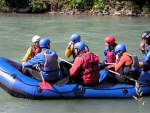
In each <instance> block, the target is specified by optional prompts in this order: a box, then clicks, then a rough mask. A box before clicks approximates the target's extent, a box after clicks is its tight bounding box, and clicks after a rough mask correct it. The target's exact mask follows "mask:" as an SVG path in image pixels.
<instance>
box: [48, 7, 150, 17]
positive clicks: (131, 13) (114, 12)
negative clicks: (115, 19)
mask: <svg viewBox="0 0 150 113" xmlns="http://www.w3.org/2000/svg"><path fill="white" fill-rule="evenodd" d="M47 14H50V15H55V14H63V15H100V16H106V15H109V16H135V17H136V16H137V17H150V14H146V13H143V12H140V11H133V10H127V9H121V10H114V9H112V10H109V11H103V10H88V11H79V10H69V9H65V10H62V11H50V12H47Z"/></svg>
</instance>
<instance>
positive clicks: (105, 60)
mask: <svg viewBox="0 0 150 113" xmlns="http://www.w3.org/2000/svg"><path fill="white" fill-rule="evenodd" d="M107 49H108V48H107V47H105V49H104V62H107V59H106V52H107Z"/></svg>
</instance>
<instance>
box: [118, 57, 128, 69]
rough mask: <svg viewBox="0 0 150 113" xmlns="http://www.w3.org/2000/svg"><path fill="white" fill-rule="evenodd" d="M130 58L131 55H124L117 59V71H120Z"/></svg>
mask: <svg viewBox="0 0 150 113" xmlns="http://www.w3.org/2000/svg"><path fill="white" fill-rule="evenodd" d="M128 59H129V56H127V55H124V56H122V57H121V58H120V61H119V62H118V61H116V63H115V71H119V70H120V69H121V68H122V66H123V65H124V64H125V63H126V61H127V60H128Z"/></svg>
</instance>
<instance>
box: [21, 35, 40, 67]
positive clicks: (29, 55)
mask: <svg viewBox="0 0 150 113" xmlns="http://www.w3.org/2000/svg"><path fill="white" fill-rule="evenodd" d="M39 41H40V37H39V36H37V35H35V36H34V37H33V38H32V43H33V44H32V45H31V47H29V48H28V50H27V52H26V54H25V56H24V57H23V59H22V61H21V63H22V65H23V64H24V63H25V62H26V61H28V60H30V59H31V58H33V57H34V56H35V55H37V54H38V53H40V52H41V49H40V47H39Z"/></svg>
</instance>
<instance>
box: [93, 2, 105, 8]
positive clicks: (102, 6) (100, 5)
mask: <svg viewBox="0 0 150 113" xmlns="http://www.w3.org/2000/svg"><path fill="white" fill-rule="evenodd" d="M104 8H105V4H104V0H95V3H94V6H93V9H104Z"/></svg>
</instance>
